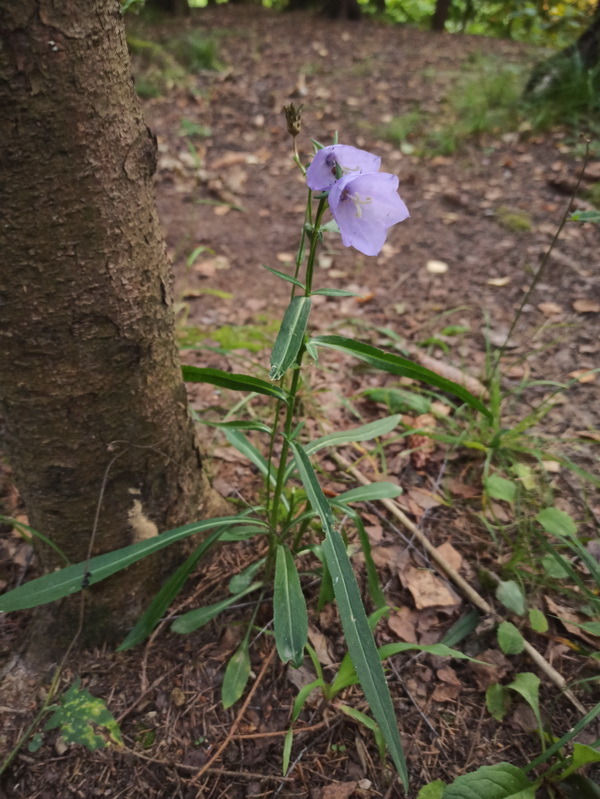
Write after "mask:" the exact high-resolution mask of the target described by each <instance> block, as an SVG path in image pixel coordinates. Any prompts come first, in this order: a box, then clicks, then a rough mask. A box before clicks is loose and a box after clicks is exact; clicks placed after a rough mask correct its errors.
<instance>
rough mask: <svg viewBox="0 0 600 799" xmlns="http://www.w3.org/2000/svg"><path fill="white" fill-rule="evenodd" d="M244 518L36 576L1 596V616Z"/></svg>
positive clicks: (190, 527)
mask: <svg viewBox="0 0 600 799" xmlns="http://www.w3.org/2000/svg"><path fill="white" fill-rule="evenodd" d="M246 516H247V514H240V515H239V516H221V517H218V518H215V519H205V520H204V521H202V522H194V523H193V524H186V525H185V526H183V527H177V528H176V529H174V530H168V531H167V532H165V533H161V534H160V535H157V536H154V537H153V538H148V539H146V540H144V541H140V542H138V543H137V544H131V546H128V547H123V548H122V549H117V550H115V551H114V552H107V553H106V554H104V555H98V556H97V557H95V558H92V559H91V560H90V561H84V562H82V563H76V564H74V565H73V566H67V567H66V568H65V569H61V570H60V571H57V572H52V574H45V575H44V576H43V577H38V579H37V580H31V582H29V583H25V585H21V586H19V587H18V588H15V589H14V590H13V591H8V592H7V593H6V594H2V596H0V613H8V612H10V611H13V610H25V609H27V608H35V607H37V606H38V605H44V604H46V603H47V602H53V601H54V600H56V599H62V597H64V596H69V595H70V594H75V593H77V591H81V589H82V587H83V581H84V576H85V577H86V585H95V584H96V583H99V582H100V581H101V580H105V579H106V578H107V577H110V576H111V575H112V574H115V572H118V571H121V570H122V569H126V568H127V567H128V566H131V564H132V563H136V562H137V561H138V560H141V559H142V558H145V557H146V556H148V555H151V554H152V553H154V552H158V551H159V550H161V549H164V548H165V547H167V546H169V545H170V544H173V543H175V542H176V541H181V540H182V539H183V538H188V537H189V536H191V535H196V534H197V533H203V532H207V531H208V530H212V529H215V528H219V527H223V526H232V525H238V524H247V523H248V519H247V518H246ZM253 523H254V524H255V525H257V526H259V525H260V526H262V527H265V528H266V527H267V524H266V523H259V522H258V521H253Z"/></svg>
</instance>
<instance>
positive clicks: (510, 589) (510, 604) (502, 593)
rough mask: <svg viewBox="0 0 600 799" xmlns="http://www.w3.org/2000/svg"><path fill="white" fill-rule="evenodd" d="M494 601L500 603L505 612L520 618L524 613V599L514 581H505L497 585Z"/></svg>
mask: <svg viewBox="0 0 600 799" xmlns="http://www.w3.org/2000/svg"><path fill="white" fill-rule="evenodd" d="M496 599H497V600H498V602H501V603H502V604H503V605H504V607H505V608H506V609H507V610H510V612H511V613H515V614H516V615H517V616H522V615H523V614H524V613H525V597H524V596H523V591H521V587H520V586H519V584H518V583H516V582H515V581H514V580H506V581H501V582H499V583H498V586H497V588H496Z"/></svg>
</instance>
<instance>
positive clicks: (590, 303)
mask: <svg viewBox="0 0 600 799" xmlns="http://www.w3.org/2000/svg"><path fill="white" fill-rule="evenodd" d="M573 308H574V310H575V311H577V313H600V302H595V301H594V300H575V301H574V302H573Z"/></svg>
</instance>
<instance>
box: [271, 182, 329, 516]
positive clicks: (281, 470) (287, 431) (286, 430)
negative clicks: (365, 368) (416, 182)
mask: <svg viewBox="0 0 600 799" xmlns="http://www.w3.org/2000/svg"><path fill="white" fill-rule="evenodd" d="M325 208H327V198H325V197H323V198H322V199H321V200H319V206H318V208H317V213H316V215H315V223H314V226H313V229H312V235H311V238H310V251H309V253H308V260H307V263H306V280H305V286H306V288H305V291H304V296H305V297H310V293H311V290H312V277H313V271H314V265H315V255H316V252H317V244H318V243H319V238H320V236H319V233H320V225H321V219H322V218H323V214H324V213H325ZM302 237H303V238H304V232H303V233H302ZM305 352H306V347H305V346H304V344H303V345H302V346H301V347H300V351H299V352H298V363H297V366H296V367H295V368H294V371H293V376H292V384H291V386H290V388H289V392H288V393H289V397H290V398H289V400H288V405H287V411H286V415H285V422H284V426H283V443H282V445H281V454H280V456H279V466H278V468H277V481H276V483H275V491H274V492H273V505H272V508H271V520H270V521H271V528H272V530H273V531H276V530H277V523H278V521H279V503H280V501H281V494H282V492H283V481H284V477H285V467H286V465H287V459H288V455H289V452H290V442H289V438H290V436H291V433H292V429H293V426H294V414H295V411H296V396H297V394H298V389H299V387H300V377H301V374H300V372H301V367H302V359H303V357H304V353H305Z"/></svg>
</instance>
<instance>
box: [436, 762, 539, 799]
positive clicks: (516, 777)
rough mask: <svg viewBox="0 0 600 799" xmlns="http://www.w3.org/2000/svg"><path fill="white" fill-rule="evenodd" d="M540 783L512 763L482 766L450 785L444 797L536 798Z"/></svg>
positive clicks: (466, 798)
mask: <svg viewBox="0 0 600 799" xmlns="http://www.w3.org/2000/svg"><path fill="white" fill-rule="evenodd" d="M537 786H538V783H531V782H529V780H528V779H527V777H526V776H525V774H524V773H523V772H522V771H521V769H520V768H517V767H516V766H513V765H512V764H511V763H498V764H497V765H495V766H482V767H481V768H479V769H477V771H474V772H472V773H471V774H463V775H462V776H460V777H458V778H457V779H455V780H454V782H453V783H452V785H448V787H447V788H446V789H445V791H444V793H443V794H442V799H535V792H536V789H537Z"/></svg>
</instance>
